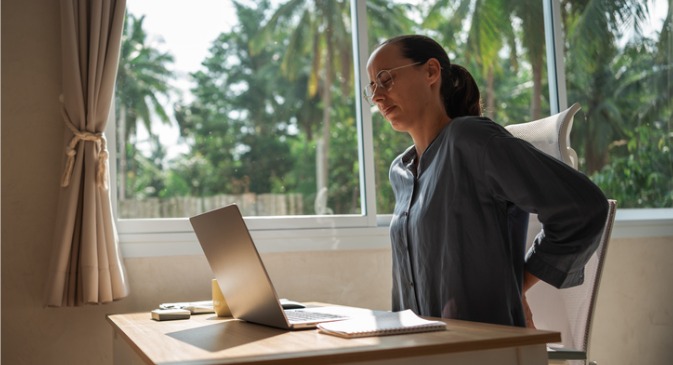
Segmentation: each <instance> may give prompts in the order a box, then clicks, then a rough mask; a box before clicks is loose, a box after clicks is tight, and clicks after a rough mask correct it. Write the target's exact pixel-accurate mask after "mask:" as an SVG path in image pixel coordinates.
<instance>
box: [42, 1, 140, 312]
mask: <svg viewBox="0 0 673 365" xmlns="http://www.w3.org/2000/svg"><path fill="white" fill-rule="evenodd" d="M125 8H126V1H125V0H61V48H62V57H61V58H62V63H63V64H62V72H63V75H62V76H63V79H62V82H63V89H62V91H63V93H62V95H61V103H62V118H60V119H59V121H58V123H65V125H66V126H67V128H66V132H65V156H64V159H65V167H64V171H63V178H62V181H61V186H62V187H61V191H60V196H59V202H58V212H57V218H56V222H55V224H56V225H55V230H54V242H53V243H54V246H53V252H52V257H51V260H52V261H51V266H50V269H49V273H48V275H49V276H48V279H47V299H46V301H47V305H48V306H56V307H60V306H78V305H83V304H99V303H108V302H111V301H114V300H118V299H121V298H124V297H126V296H127V295H128V287H127V282H126V274H125V269H124V266H123V263H122V261H121V256H120V252H119V244H118V238H117V231H116V228H115V226H114V220H113V216H112V208H111V205H110V191H109V188H108V185H109V184H108V183H109V176H108V173H107V171H108V168H109V162H108V152H107V147H106V140H105V135H104V134H103V131H104V130H105V125H106V123H107V120H108V116H109V113H110V108H111V105H112V100H113V93H114V85H115V78H116V76H117V67H118V65H119V49H120V46H121V35H122V28H123V22H124V12H125Z"/></svg>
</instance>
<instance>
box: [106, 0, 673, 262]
mask: <svg viewBox="0 0 673 365" xmlns="http://www.w3.org/2000/svg"><path fill="white" fill-rule="evenodd" d="M541 1H542V2H543V5H544V7H543V16H544V18H545V33H546V41H547V68H548V73H547V74H548V79H549V80H548V81H549V93H550V105H551V111H552V113H554V112H558V111H560V110H562V109H564V108H565V107H566V106H567V97H566V88H565V69H564V64H563V52H562V44H563V42H562V41H561V37H562V33H561V25H560V1H559V0H541ZM351 12H352V16H351V18H352V24H351V26H352V28H351V29H352V30H353V32H352V34H353V51H354V52H353V55H354V60H353V61H354V69H355V75H354V77H355V83H354V84H355V85H356V86H355V87H356V90H355V94H354V95H355V97H356V99H357V100H356V119H357V126H358V129H357V131H358V158H359V163H360V166H363V167H364V168H361V169H360V188H361V192H362V193H361V194H362V199H361V201H362V203H361V207H362V212H363V213H362V214H361V215H329V216H324V215H323V216H318V215H317V216H283V217H245V221H246V224H247V225H248V227H249V229H250V232H251V235H252V237H253V239H254V240H255V243H256V245H257V247H258V250H259V251H260V252H292V251H330V250H360V249H388V248H389V247H390V242H389V232H388V225H389V224H390V220H391V218H392V216H391V215H390V214H385V215H378V214H377V211H376V200H375V197H376V194H375V189H376V188H375V181H374V178H375V171H374V147H373V132H372V111H371V109H370V108H368V107H366V106H365V105H363V100H362V98H360V97H359V95H361V93H360V89H361V87H362V86H363V85H364V84H365V81H364V80H363V76H364V77H366V74H367V73H366V63H367V58H368V54H369V46H368V44H367V38H368V36H367V35H368V34H367V19H366V1H365V0H351ZM111 109H112V110H111V115H110V118H109V122H108V123H107V129H106V132H105V133H106V135H107V136H108V139H109V140H110V142H109V143H108V146H111V147H110V161H115V160H116V153H117V151H116V149H117V143H116V131H115V128H116V126H115V118H114V108H111ZM116 173H117V168H116V164H115V163H110V176H116ZM116 191H117V180H116V178H112V179H111V181H110V192H111V194H110V195H111V201H112V207H113V208H112V209H113V215H114V217H115V221H116V228H117V232H118V236H119V242H120V247H121V250H122V253H123V255H124V257H127V258H128V257H156V256H175V255H200V254H203V251H202V250H201V248H200V246H199V245H198V242H197V240H196V236H195V235H194V232H193V229H192V227H191V225H190V224H189V220H188V218H155V219H119V217H118V215H117V194H116ZM615 221H616V224H615V229H614V231H613V237H615V238H618V237H623V238H629V237H662V236H663V237H671V236H673V208H655V209H618V211H617V216H616V220H615Z"/></svg>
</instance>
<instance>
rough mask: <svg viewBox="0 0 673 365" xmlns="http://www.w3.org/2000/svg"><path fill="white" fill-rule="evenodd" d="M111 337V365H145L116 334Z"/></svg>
mask: <svg viewBox="0 0 673 365" xmlns="http://www.w3.org/2000/svg"><path fill="white" fill-rule="evenodd" d="M112 337H113V339H112V363H113V364H114V365H147V363H145V362H143V360H142V359H141V358H140V356H138V354H137V353H136V352H135V351H133V349H132V348H131V346H129V344H128V343H127V342H126V341H125V340H124V339H123V338H121V336H119V334H117V332H115V333H114V335H113V336H112Z"/></svg>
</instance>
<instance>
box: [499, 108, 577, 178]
mask: <svg viewBox="0 0 673 365" xmlns="http://www.w3.org/2000/svg"><path fill="white" fill-rule="evenodd" d="M580 109H581V106H580V105H579V104H578V103H575V104H573V105H571V106H570V107H569V108H568V109H566V110H564V111H562V112H560V113H558V114H555V115H552V116H549V117H546V118H543V119H538V120H535V121H532V122H527V123H520V124H510V125H508V126H506V127H505V128H506V129H507V130H508V131H509V132H510V133H512V135H513V136H514V137H518V138H521V139H523V140H525V141H528V142H530V143H531V144H532V145H533V146H535V147H536V148H537V149H539V150H541V151H543V152H545V153H547V154H549V155H551V156H553V157H555V158H557V159H559V160H561V161H563V162H565V163H566V164H568V165H570V166H572V167H574V168H575V169H577V153H576V152H575V150H573V149H572V148H571V147H570V130H571V129H572V127H573V117H574V116H575V114H576V113H577V112H578V111H579V110H580Z"/></svg>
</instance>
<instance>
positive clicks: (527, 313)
mask: <svg viewBox="0 0 673 365" xmlns="http://www.w3.org/2000/svg"><path fill="white" fill-rule="evenodd" d="M521 302H522V303H523V313H524V315H525V316H526V327H527V328H535V323H534V322H533V311H531V310H530V306H529V305H528V301H527V300H526V294H524V295H522V296H521Z"/></svg>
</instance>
